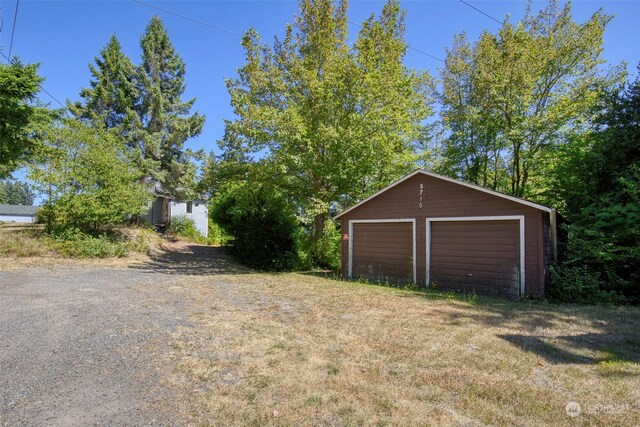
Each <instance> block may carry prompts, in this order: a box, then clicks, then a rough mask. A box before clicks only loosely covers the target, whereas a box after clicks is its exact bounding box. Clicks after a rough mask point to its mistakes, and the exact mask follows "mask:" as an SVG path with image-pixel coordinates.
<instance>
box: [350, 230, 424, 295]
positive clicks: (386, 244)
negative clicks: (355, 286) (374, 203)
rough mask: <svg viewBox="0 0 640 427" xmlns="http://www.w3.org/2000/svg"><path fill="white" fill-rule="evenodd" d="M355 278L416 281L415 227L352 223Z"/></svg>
mask: <svg viewBox="0 0 640 427" xmlns="http://www.w3.org/2000/svg"><path fill="white" fill-rule="evenodd" d="M352 273H353V274H352V276H353V277H354V278H360V277H365V278H367V279H368V280H371V281H376V282H386V281H389V282H392V283H398V282H412V281H413V224H411V223H406V222H402V223H370V224H367V223H365V224H353V272H352Z"/></svg>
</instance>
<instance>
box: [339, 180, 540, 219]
mask: <svg viewBox="0 0 640 427" xmlns="http://www.w3.org/2000/svg"><path fill="white" fill-rule="evenodd" d="M418 174H422V175H426V176H430V177H432V178H436V179H441V180H443V181H448V182H451V183H454V184H457V185H461V186H463V187H468V188H472V189H474V190H478V191H482V192H484V193H487V194H491V195H493V196H496V197H501V198H503V199H507V200H511V201H512V202H516V203H520V204H522V205H526V206H529V207H532V208H534V209H539V210H541V211H544V212H551V211H552V209H551V208H548V207H546V206H542V205H539V204H537V203H533V202H530V201H529V200H525V199H521V198H519V197H514V196H509V195H507V194H503V193H500V192H498V191H494V190H489V189H488V188H484V187H480V186H479V185H474V184H469V183H468V182H464V181H459V180H457V179H453V178H449V177H446V176H443V175H439V174H437V173H433V172H427V171H426V170H424V169H417V170H415V171H413V172H411V173H410V174H409V175H406V176H404V177H403V178H400V179H399V180H398V181H396V182H394V183H393V184H391V185H389V186H387V187H385V188H383V189H382V190H380V191H378V192H377V193H375V194H373V195H371V196H369V197H367V198H366V199H364V200H362V201H360V202H359V203H356V204H355V205H353V206H351V207H349V208H347V209H345V210H344V211H342V212H340V213H339V214H338V215H336V216H335V217H334V219H339V218H340V217H341V216H343V215H344V214H346V213H347V212H351V211H352V210H354V209H355V208H357V207H358V206H360V205H363V204H365V203H367V202H368V201H369V200H371V199H373V198H375V197H378V196H379V195H380V194H382V193H384V192H385V191H387V190H390V189H392V188H393V187H395V186H396V185H398V184H400V183H401V182H404V181H406V180H407V179H409V178H411V177H412V176H415V175H418Z"/></svg>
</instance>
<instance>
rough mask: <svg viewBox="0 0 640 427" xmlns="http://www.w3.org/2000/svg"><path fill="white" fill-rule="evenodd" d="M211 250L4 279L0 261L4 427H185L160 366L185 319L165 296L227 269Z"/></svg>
mask: <svg viewBox="0 0 640 427" xmlns="http://www.w3.org/2000/svg"><path fill="white" fill-rule="evenodd" d="M211 250H215V248H206V247H200V246H197V245H193V246H185V247H184V248H182V250H181V251H180V252H175V253H172V254H168V255H165V256H164V257H162V258H158V259H155V260H151V261H149V262H147V263H143V264H139V265H137V266H135V267H133V268H132V267H124V268H123V267H99V266H97V267H88V266H83V267H77V266H73V265H72V264H69V263H65V265H59V266H53V267H51V268H26V269H18V270H9V271H2V265H3V263H6V262H7V260H0V425H2V426H88V425H110V426H124V425H127V426H138V425H172V426H173V425H181V424H183V422H182V420H183V419H184V417H181V416H180V414H179V413H178V412H177V408H176V407H175V406H174V405H172V402H173V399H172V390H171V388H170V387H167V386H165V385H163V384H162V382H161V378H162V377H163V373H166V372H165V370H166V369H171V368H170V367H167V366H166V364H163V363H159V361H161V360H162V355H163V354H166V353H167V352H168V350H169V346H170V344H171V333H172V332H174V331H175V329H176V327H178V326H180V325H185V324H187V318H188V307H185V302H184V301H182V300H181V299H180V298H179V297H177V296H176V294H175V293H171V292H170V287H171V286H172V282H173V281H175V280H176V276H182V277H183V278H184V276H189V275H195V274H215V273H216V269H215V268H216V266H220V269H221V270H224V269H225V268H227V266H230V265H233V263H232V262H231V261H230V260H228V259H227V258H226V256H224V255H220V254H219V253H214V254H212V253H211ZM212 255H213V256H212Z"/></svg>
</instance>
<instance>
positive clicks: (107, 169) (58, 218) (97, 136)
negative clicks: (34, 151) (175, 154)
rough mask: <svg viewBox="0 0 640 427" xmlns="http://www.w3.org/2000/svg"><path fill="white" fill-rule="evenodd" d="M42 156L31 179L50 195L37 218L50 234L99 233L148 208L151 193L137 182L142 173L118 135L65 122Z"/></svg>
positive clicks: (49, 137) (55, 129) (54, 132)
mask: <svg viewBox="0 0 640 427" xmlns="http://www.w3.org/2000/svg"><path fill="white" fill-rule="evenodd" d="M40 156H41V158H40V159H39V160H40V161H38V162H37V163H36V164H34V165H32V166H31V172H30V177H31V179H32V180H33V181H35V182H36V183H37V185H38V187H39V189H40V191H41V192H42V193H43V194H46V195H47V196H48V200H47V204H46V206H45V207H43V208H42V209H41V212H40V213H39V216H40V218H41V220H42V221H43V222H44V223H45V224H46V225H47V228H48V230H49V231H55V230H60V229H68V228H73V229H78V230H81V231H84V232H96V231H100V230H104V229H107V228H109V227H111V226H113V225H115V224H119V223H122V222H124V221H125V220H126V219H127V216H129V215H134V214H140V213H142V212H143V211H144V210H145V209H146V206H147V204H148V202H149V196H150V192H149V190H148V188H146V187H145V186H143V185H142V184H136V182H139V176H140V173H139V171H138V170H137V169H136V168H135V167H133V166H132V162H131V161H130V160H129V159H128V158H127V156H128V151H127V147H126V145H125V143H124V142H123V141H122V139H121V138H120V137H119V136H118V135H117V134H116V133H115V132H112V131H106V130H102V129H97V128H94V127H89V126H87V125H86V124H83V123H82V122H80V121H78V120H76V119H65V120H63V121H62V122H61V123H59V124H58V125H57V126H55V127H53V128H52V129H51V130H50V131H49V132H48V133H47V139H46V141H45V142H44V144H43V147H42V150H41V151H40Z"/></svg>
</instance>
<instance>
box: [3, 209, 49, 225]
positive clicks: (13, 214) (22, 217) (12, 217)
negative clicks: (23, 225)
mask: <svg viewBox="0 0 640 427" xmlns="http://www.w3.org/2000/svg"><path fill="white" fill-rule="evenodd" d="M38 209H40V207H39V206H30V205H0V221H2V222H34V221H35V218H36V214H37V213H38Z"/></svg>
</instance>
